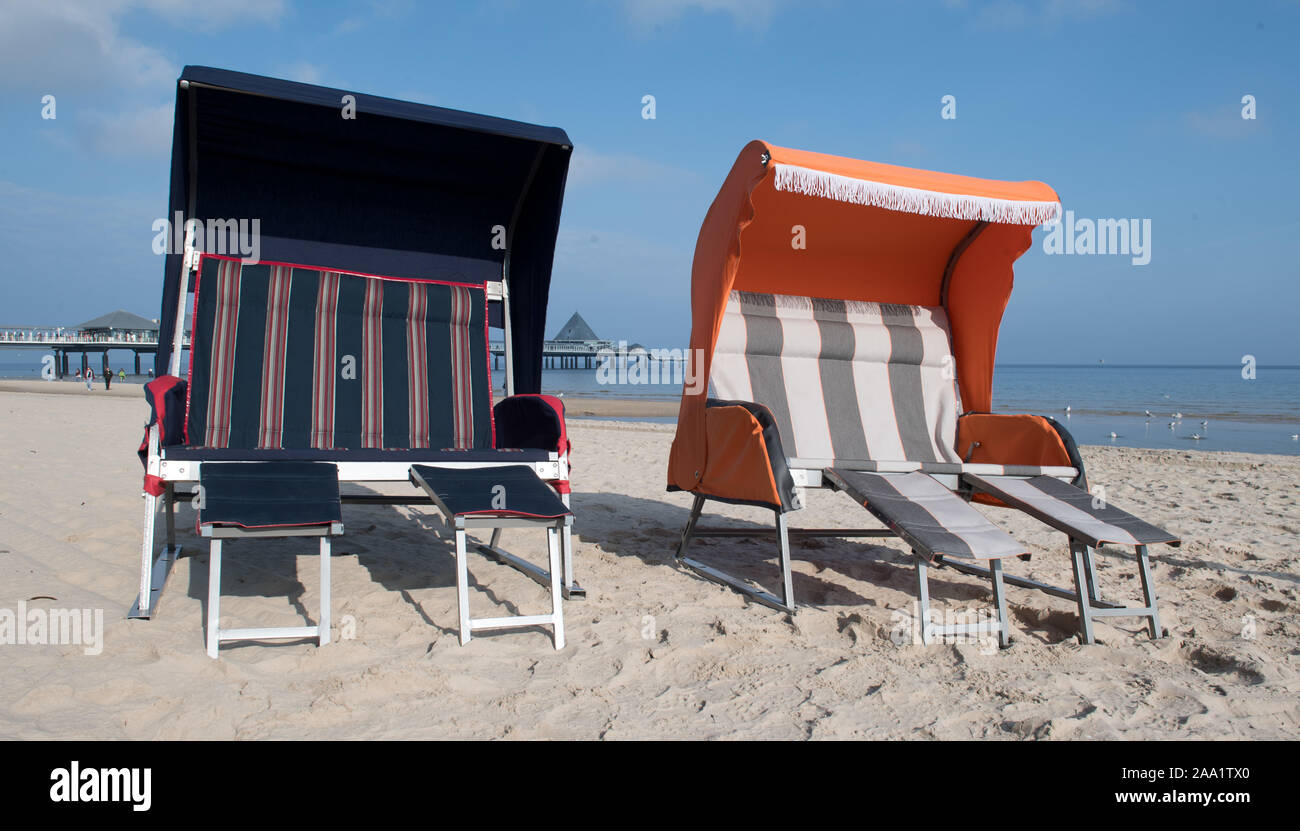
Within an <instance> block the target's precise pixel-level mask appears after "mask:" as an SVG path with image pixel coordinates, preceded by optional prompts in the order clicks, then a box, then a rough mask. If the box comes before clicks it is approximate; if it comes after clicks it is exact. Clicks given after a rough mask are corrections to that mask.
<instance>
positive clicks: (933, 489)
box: [823, 468, 1025, 646]
mask: <svg viewBox="0 0 1300 831" xmlns="http://www.w3.org/2000/svg"><path fill="white" fill-rule="evenodd" d="M823 475H824V476H825V477H826V479H827V480H828V481H829V482H830V483H831V484H832V486H834V487H835V488H837V489H838V490H842V491H844V492H845V493H847V494H849V495H850V496H852V497H853V498H854V499H855V500H856V501H857V502H858V503H859V504H860V505H862V506H863V507H865V508H866V509H867V510H868V511H870V512H871V513H872V514H873V515H874V516H875V517H876V518H877V519H879V520H880V521H881V522H883V523H885V525H887V526H889V528H890V529H891V530H892V531H894V532H895V533H896V534H898V536H899V537H900V538H901V539H902V540H903V541H904V542H906V543H907V544H908V545H910V546H911V548H912V552H913V554H915V555H916V568H917V591H918V593H919V595H920V613H921V638H922V642H923V643H930V642H931V639H932V637H933V635H935V634H938V635H958V634H980V633H983V632H989V631H995V632H996V633H997V635H998V641H999V643H1000V644H1001V645H1002V646H1007V645H1008V644H1009V643H1010V621H1009V619H1008V616H1007V604H1006V595H1005V591H1004V586H1003V580H1002V558H1003V557H1014V556H1018V555H1020V554H1024V553H1025V548H1024V546H1022V545H1020V543H1018V542H1016V540H1015V539H1014V538H1013V537H1011V536H1010V535H1009V534H1007V532H1005V531H1003V530H1002V529H1001V528H998V527H997V526H996V525H994V524H993V523H992V522H989V520H988V519H987V518H986V517H985V516H984V515H983V514H981V513H980V512H979V511H977V510H975V509H974V508H972V507H971V506H970V504H969V503H967V502H965V501H964V500H962V499H961V498H959V497H958V496H957V495H956V494H954V493H953V492H952V491H950V490H948V489H947V488H946V487H944V486H943V485H941V484H940V483H939V482H936V481H935V480H934V479H932V478H931V477H929V476H927V475H926V474H924V473H916V472H913V473H868V472H866V471H861V470H843V469H840V468H829V469H827V470H826V471H824V474H823ZM947 558H957V559H965V560H988V561H989V568H988V574H989V577H990V580H991V582H992V584H993V602H994V604H995V605H996V606H997V620H995V621H992V622H991V623H974V624H950V625H947V626H941V625H937V624H933V623H931V621H930V589H929V574H928V567H929V563H931V562H933V561H936V560H945V559H947Z"/></svg>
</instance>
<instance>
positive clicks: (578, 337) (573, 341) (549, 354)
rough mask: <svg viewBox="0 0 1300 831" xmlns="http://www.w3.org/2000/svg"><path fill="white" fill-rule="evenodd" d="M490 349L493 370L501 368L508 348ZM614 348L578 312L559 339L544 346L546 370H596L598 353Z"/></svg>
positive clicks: (493, 346) (497, 345) (497, 344)
mask: <svg viewBox="0 0 1300 831" xmlns="http://www.w3.org/2000/svg"><path fill="white" fill-rule="evenodd" d="M488 348H489V352H490V354H491V355H492V368H493V369H498V368H500V361H501V360H503V359H504V356H505V351H506V349H505V344H503V343H501V342H500V341H495V342H493V343H491V344H489V347H488ZM613 348H614V342H613V341H611V340H604V339H603V338H600V337H599V336H597V335H596V333H595V332H594V331H592V328H591V327H590V326H588V325H587V321H585V320H583V319H582V315H580V314H578V313H577V312H574V313H573V317H571V318H569V322H568V323H566V324H564V326H563V327H561V329H560V331H559V332H557V333H556V335H555V337H554V338H552V339H551V340H548V341H546V342H544V343H543V344H542V366H543V367H544V368H546V369H592V368H594V367H595V365H596V363H595V361H596V355H597V353H599V352H600V351H601V350H602V349H613Z"/></svg>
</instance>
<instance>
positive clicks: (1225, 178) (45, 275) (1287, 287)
mask: <svg viewBox="0 0 1300 831" xmlns="http://www.w3.org/2000/svg"><path fill="white" fill-rule="evenodd" d="M1297 35H1300V4H1297V3H1296V2H1283V1H1282V0H1263V2H1258V3H1235V4H1230V5H1229V4H1208V3H1206V4H1199V3H1141V4H1139V3H1136V2H1133V3H1126V2H1118V1H1115V2H1112V1H1111V0H1080V2H1073V3H1070V2H1064V0H1050V1H1048V2H1033V1H1031V0H1018V1H1017V0H995V2H977V0H967V1H966V2H957V1H955V0H950V1H949V2H942V1H941V0H935V1H934V2H922V1H918V2H880V3H852V2H835V1H834V0H804V2H798V3H795V2H782V0H751V1H750V2H741V0H645V2H631V1H630V0H629V2H622V0H603V1H602V0H575V2H548V3H530V2H522V0H518V1H517V2H507V1H506V0H485V1H484V2H477V3H472V2H465V3H439V4H432V3H430V4H421V3H414V2H401V1H400V0H393V1H390V2H361V3H307V2H304V1H303V0H226V2H222V3H219V4H194V3H182V2H180V0H135V1H134V2H132V1H131V0H103V1H102V2H91V1H90V0H84V1H83V0H78V1H77V2H69V1H68V0H44V2H39V1H38V2H27V1H26V0H18V2H12V1H11V2H6V3H4V4H3V5H2V6H0V150H3V152H2V153H0V250H3V252H4V256H3V258H0V291H2V292H3V304H0V325H13V324H29V323H41V324H60V325H66V324H73V323H77V322H79V321H81V320H84V319H86V318H89V317H92V316H95V315H98V314H100V313H102V312H105V311H109V310H111V309H114V308H117V307H122V308H126V309H129V310H131V311H135V312H137V313H141V314H145V315H146V316H149V317H156V316H157V314H158V299H159V298H158V295H159V289H160V284H161V270H162V266H161V261H160V258H159V257H157V256H156V255H154V254H153V253H152V251H151V247H150V246H151V242H152V240H153V236H154V233H153V231H152V229H151V226H152V223H153V221H154V220H155V219H156V218H158V217H160V216H162V215H163V213H164V212H165V207H166V200H167V174H168V156H169V153H170V143H171V107H172V103H173V100H174V83H175V78H176V76H177V75H178V74H179V71H180V68H181V67H182V66H183V65H185V64H206V65H210V66H218V67H224V68H230V69H237V70H241V71H246V72H253V73H258V74H264V75H272V76H278V77H287V78H293V79H295V80H302V81H308V82H313V83H321V84H325V85H327V86H333V87H340V88H343V89H348V90H356V91H361V92H368V93H374V94H378V95H385V96H389V97H393V98H405V99H410V100H416V101H424V102H428V103H434V104H438V105H440V106H445V107H452V108H456V109H464V110H470V111H474V112H481V113H487V114H491V115H498V116H505V117H508V118H515V119H520V120H524V121H533V122H538V123H543V124H552V125H556V126H560V127H563V128H564V129H565V130H567V131H568V133H569V135H570V137H571V138H572V139H573V141H574V144H575V157H574V163H573V168H572V171H571V173H570V178H569V188H568V193H567V196H566V201H565V207H564V216H563V222H562V226H561V236H560V242H559V246H558V250H557V257H556V264H555V278H554V283H553V288H552V299H551V311H550V323H549V326H548V329H549V330H551V331H552V332H553V331H554V330H556V329H558V328H559V326H561V325H562V324H563V323H564V322H565V320H566V319H567V318H568V316H569V315H570V314H571V313H572V312H573V311H574V310H575V309H578V310H581V311H582V313H583V315H584V317H586V318H587V320H588V321H589V322H590V323H591V324H592V326H593V327H594V328H595V329H596V331H597V332H598V333H600V334H601V335H602V336H605V337H612V338H615V339H618V338H626V339H627V340H629V341H640V342H642V343H645V344H647V345H651V346H679V345H684V342H685V340H686V337H687V332H688V330H689V325H690V321H689V310H688V307H687V305H686V297H687V292H688V286H689V279H690V262H691V256H692V252H693V249H694V245H695V237H696V234H697V233H698V231H699V225H700V221H701V220H702V219H703V216H704V213H705V211H706V210H707V208H708V206H709V203H710V202H711V200H712V198H713V196H714V194H715V193H716V192H717V188H718V186H719V185H720V184H721V182H722V179H723V178H724V176H725V175H726V172H727V170H728V169H729V167H730V165H731V163H732V162H733V161H734V159H735V157H736V154H737V153H738V152H739V150H740V148H741V147H743V146H744V144H745V143H746V142H747V141H749V140H750V139H754V138H763V139H767V140H769V141H771V142H774V143H776V144H781V145H785V146H791V147H798V148H805V149H810V150H817V151H822V152H828V153H835V154H840V155H847V156H854V157H858V158H866V159H871V160H875V161H883V162H890V163H894V164H903V165H909V166H914V167H922V168H931V169H937V170H944V171H950V172H956V173H963V174H968V175H974V176H982V177H988V178H1005V179H1016V180H1019V179H1040V180H1042V181H1045V182H1047V183H1049V184H1051V185H1052V186H1053V187H1055V188H1056V190H1057V192H1058V193H1060V194H1061V197H1062V202H1063V204H1064V206H1065V207H1066V208H1067V209H1070V210H1073V211H1074V212H1075V214H1076V216H1078V217H1086V218H1102V217H1105V218H1111V217H1114V218H1138V219H1150V221H1151V228H1152V239H1151V253H1152V256H1151V262H1150V263H1149V264H1148V265H1146V266H1134V265H1132V264H1131V262H1130V258H1129V257H1125V256H1060V255H1058V256H1049V255H1047V254H1046V253H1044V251H1043V250H1042V247H1041V245H1040V244H1039V242H1038V240H1039V235H1041V232H1038V234H1036V237H1035V246H1034V248H1033V249H1031V250H1030V251H1029V252H1028V253H1026V255H1025V256H1024V257H1022V258H1021V260H1020V262H1019V264H1018V267H1017V282H1016V292H1015V293H1014V294H1013V296H1012V300H1011V306H1010V308H1009V309H1008V312H1007V316H1006V319H1005V322H1004V324H1003V329H1002V339H1001V344H1000V352H999V359H1000V360H1001V361H1003V362H1017V363H1022V362H1030V363H1037V362H1067V363H1068V362H1080V363H1094V362H1096V361H1097V360H1098V359H1105V360H1106V361H1107V362H1108V363H1216V364H1235V363H1238V362H1239V361H1240V359H1241V356H1242V355H1243V354H1247V353H1249V354H1253V355H1255V356H1256V357H1257V359H1258V361H1259V362H1260V363H1261V364H1300V337H1297V335H1296V328H1297V321H1296V316H1297V310H1298V308H1300V258H1298V257H1297V256H1296V253H1295V240H1296V238H1297V237H1300V208H1297V206H1296V201H1295V198H1294V197H1295V193H1296V190H1297V185H1300V153H1297V150H1296V148H1300V94H1298V93H1300V90H1298V86H1300V81H1298V80H1297V79H1300V58H1297V54H1300V50H1297V49H1296V46H1295V44H1296V41H1297ZM47 94H51V95H54V96H56V106H57V110H56V114H57V118H55V119H53V120H49V119H42V118H41V110H42V103H41V98H42V96H44V95H47ZM647 94H650V95H654V96H655V99H656V116H657V117H656V118H655V119H654V120H646V119H643V118H642V117H641V112H642V103H641V99H642V96H644V95H647ZM945 95H952V96H954V97H955V98H956V102H957V118H956V119H950V120H945V119H943V118H941V109H942V104H941V99H942V98H943V96H945ZM1244 95H1253V96H1254V97H1255V101H1256V108H1257V111H1256V116H1257V117H1256V118H1255V119H1254V120H1246V119H1243V118H1242V117H1241V112H1242V103H1241V99H1242V96H1244Z"/></svg>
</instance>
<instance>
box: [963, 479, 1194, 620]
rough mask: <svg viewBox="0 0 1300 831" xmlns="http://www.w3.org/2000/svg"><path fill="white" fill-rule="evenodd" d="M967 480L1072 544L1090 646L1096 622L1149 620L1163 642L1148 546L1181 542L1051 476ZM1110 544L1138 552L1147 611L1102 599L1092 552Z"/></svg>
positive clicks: (1079, 601) (1077, 597) (1081, 614)
mask: <svg viewBox="0 0 1300 831" xmlns="http://www.w3.org/2000/svg"><path fill="white" fill-rule="evenodd" d="M962 479H963V481H964V482H965V483H966V484H967V485H968V486H969V487H970V488H971V489H972V490H975V491H978V492H980V493H985V494H988V495H989V496H994V497H996V498H997V499H999V500H1001V501H1002V502H1003V503H1004V504H1005V505H1007V506H1008V507H1011V508H1015V509H1016V510H1019V511H1023V512H1025V513H1026V514H1029V515H1030V516H1032V517H1034V518H1035V519H1038V520H1039V521H1041V522H1043V523H1045V524H1047V525H1050V526H1051V527H1053V528H1055V529H1057V530H1058V531H1061V532H1063V533H1064V534H1065V535H1066V536H1067V537H1068V538H1069V540H1070V556H1071V559H1072V565H1073V569H1074V587H1075V590H1074V592H1073V593H1072V594H1073V598H1074V599H1075V601H1076V603H1077V604H1078V607H1079V627H1080V630H1081V632H1080V634H1081V635H1082V637H1083V640H1084V642H1085V643H1092V642H1093V632H1092V620H1093V618H1095V617H1144V618H1146V619H1147V629H1148V631H1149V632H1150V634H1151V637H1152V638H1159V637H1161V635H1162V633H1163V630H1162V629H1161V627H1160V613H1159V610H1158V609H1157V606H1156V594H1155V582H1154V580H1153V578H1152V576H1151V561H1150V558H1149V556H1148V555H1147V546H1148V545H1155V544H1158V543H1167V544H1169V545H1174V546H1176V545H1179V544H1180V542H1181V540H1179V538H1178V537H1176V536H1174V535H1173V534H1170V533H1169V532H1168V531H1165V530H1164V529H1162V528H1158V527H1156V526H1155V525H1152V524H1151V523H1149V522H1146V521H1145V520H1142V519H1139V518H1138V517H1135V516H1133V515H1132V514H1130V513H1128V512H1126V511H1122V510H1120V509H1119V508H1116V507H1115V506H1114V505H1110V504H1108V503H1106V502H1105V501H1104V500H1101V499H1098V498H1096V497H1094V496H1093V495H1092V494H1090V493H1088V492H1087V491H1084V490H1081V489H1079V488H1076V487H1075V486H1074V485H1071V484H1069V483H1068V482H1062V481H1061V480H1059V479H1054V478H1052V477H1051V476H1033V477H1030V478H1027V479H1019V478H1012V477H1005V476H983V475H976V474H971V473H967V474H964V475H963V476H962ZM1107 543H1111V544H1115V545H1131V546H1133V547H1134V549H1135V550H1136V553H1137V562H1138V577H1139V578H1140V579H1141V581H1142V596H1143V602H1144V603H1145V604H1146V605H1144V606H1120V605H1117V604H1114V603H1108V602H1106V601H1103V600H1102V599H1101V596H1100V593H1099V592H1098V590H1097V577H1096V566H1095V563H1094V562H1093V554H1092V549H1094V548H1096V547H1098V546H1101V545H1104V544H1107Z"/></svg>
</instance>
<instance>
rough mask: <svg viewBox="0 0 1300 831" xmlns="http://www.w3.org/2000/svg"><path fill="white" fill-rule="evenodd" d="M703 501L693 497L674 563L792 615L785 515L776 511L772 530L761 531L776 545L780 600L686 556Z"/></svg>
mask: <svg viewBox="0 0 1300 831" xmlns="http://www.w3.org/2000/svg"><path fill="white" fill-rule="evenodd" d="M704 499H705V498H704V497H703V496H700V495H699V494H696V495H695V501H694V503H692V505H691V514H690V516H689V517H688V518H687V520H686V527H685V528H684V529H682V538H681V541H680V542H679V543H678V545H677V551H676V553H675V554H674V559H676V560H677V562H679V563H681V564H682V565H684V566H686V567H687V568H689V569H691V570H692V571H694V572H695V573H696V574H699V575H700V576H701V577H703V578H705V579H706V580H711V581H713V582H714V583H719V584H721V585H724V586H727V587H729V588H732V589H735V590H736V591H738V592H740V593H741V594H743V595H745V596H747V597H749V598H751V599H752V600H754V601H755V602H757V603H761V604H762V605H764V606H768V607H770V608H772V609H776V610H777V611H779V612H788V613H791V614H793V613H794V610H795V602H794V582H793V579H792V574H791V571H790V533H789V529H787V528H786V524H785V515H784V514H782V513H781V512H780V511H777V512H776V528H774V529H771V530H770V531H768V529H762V530H763V531H765V532H767V533H772V534H775V535H776V537H777V541H778V543H779V545H780V561H781V591H782V593H783V594H784V597H777V596H776V595H774V594H772V593H771V592H767V591H764V590H762V589H758V588H755V587H753V586H751V585H749V584H748V583H747V582H745V581H744V580H741V579H740V578H738V577H733V576H732V575H730V574H727V573H726V572H724V571H719V570H718V569H716V568H714V567H712V566H708V565H705V564H704V563H701V562H700V561H699V560H695V559H692V558H690V557H687V556H686V548H687V546H689V545H690V542H691V537H693V536H698V534H697V532H696V529H695V524H696V523H697V522H698V521H699V519H700V512H701V511H702V510H703V509H704ZM724 530H729V529H724ZM736 530H740V531H742V532H743V531H745V529H736ZM752 535H753V534H752V532H745V533H741V534H730V533H729V534H721V535H718V536H752Z"/></svg>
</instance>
